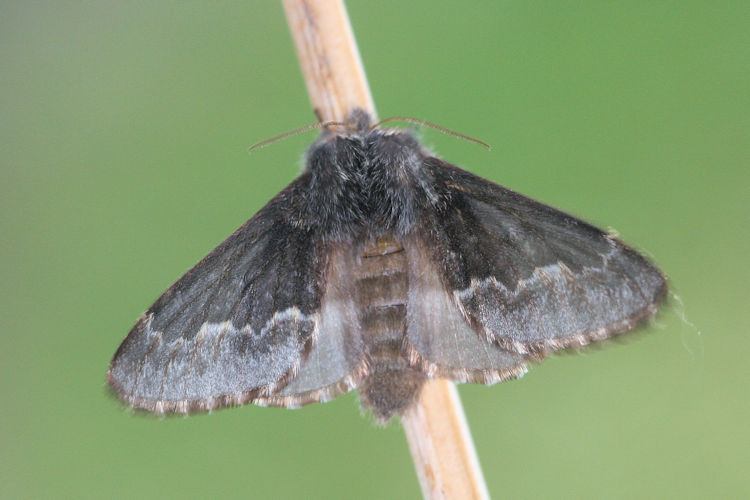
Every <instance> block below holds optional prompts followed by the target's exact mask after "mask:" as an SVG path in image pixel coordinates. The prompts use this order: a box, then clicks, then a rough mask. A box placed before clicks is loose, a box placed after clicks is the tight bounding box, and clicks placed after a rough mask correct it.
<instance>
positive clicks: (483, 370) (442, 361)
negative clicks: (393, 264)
mask: <svg viewBox="0 0 750 500" xmlns="http://www.w3.org/2000/svg"><path fill="white" fill-rule="evenodd" d="M425 243H426V242H425V241H423V240H421V239H419V238H410V239H408V240H406V241H404V249H405V251H406V252H407V258H408V262H409V292H408V293H409V300H408V303H409V306H408V308H407V318H406V322H407V329H406V337H405V344H406V349H407V355H408V356H409V360H410V362H411V364H412V365H414V366H418V367H420V368H421V370H422V371H423V372H425V373H426V374H427V375H428V376H430V377H442V378H448V379H451V380H453V381H456V382H473V383H483V384H492V383H495V382H500V381H503V380H507V379H511V378H518V377H521V376H522V375H523V374H525V373H526V371H527V369H526V361H527V358H526V357H525V356H524V355H522V354H519V353H517V352H512V351H507V350H504V349H501V348H498V346H496V345H493V344H492V343H491V342H489V341H488V339H487V338H486V336H485V335H483V334H481V333H479V332H477V331H475V330H474V329H473V328H472V327H471V325H470V324H469V322H468V321H467V320H466V318H465V317H464V316H463V315H462V313H461V311H460V309H459V307H458V305H457V304H456V303H455V301H454V300H453V297H452V296H451V295H449V294H448V293H447V291H446V288H445V285H444V283H443V282H442V280H441V278H440V274H441V273H439V272H438V268H437V266H435V264H434V263H433V262H432V260H431V259H430V257H429V253H430V251H429V250H428V247H427V245H426V244H425Z"/></svg>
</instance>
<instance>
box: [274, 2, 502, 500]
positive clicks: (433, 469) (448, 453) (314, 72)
mask: <svg viewBox="0 0 750 500" xmlns="http://www.w3.org/2000/svg"><path fill="white" fill-rule="evenodd" d="M283 4H284V9H285V10H286V16H287V20H288V22H289V26H290V29H291V31H292V37H293V38H294V43H295V46H296V47H297V55H298V56H299V60H300V65H301V67H302V74H303V76H304V78H305V82H306V84H307V91H308V93H309V95H310V101H311V102H312V105H313V109H314V110H315V113H316V115H317V116H318V119H319V120H321V121H329V120H336V121H341V120H343V119H344V118H345V117H346V115H347V113H348V112H349V111H350V110H351V109H352V108H354V107H359V108H362V109H364V110H366V111H368V112H369V113H370V114H371V115H372V117H373V119H377V118H376V113H375V104H374V102H373V100H372V96H371V94H370V89H369V87H368V85H367V79H366V77H365V72H364V68H363V66H362V61H361V59H360V56H359V51H358V49H357V44H356V42H355V40H354V34H353V33H352V29H351V25H350V24H349V17H348V15H347V13H346V9H345V7H344V4H343V2H342V1H341V0H283ZM370 5H371V6H372V8H376V5H377V4H376V3H372V4H370ZM402 424H403V427H404V431H405V433H406V437H407V440H408V441H409V449H410V450H411V454H412V458H413V460H414V466H415V468H416V470H417V477H418V478H419V482H420V485H421V487H422V493H423V495H424V497H425V498H426V499H430V500H436V499H454V498H455V499H466V500H472V499H486V498H489V495H488V493H487V486H486V485H485V482H484V477H483V476H482V470H481V468H480V467H479V461H478V460H477V455H476V451H475V450H474V443H473V442H472V439H471V434H470V433H469V428H468V425H467V424H466V417H465V416H464V412H463V408H462V406H461V400H460V399H459V397H458V393H457V391H456V388H455V387H454V385H453V383H452V382H450V381H447V380H431V381H428V382H427V384H425V387H424V388H423V389H422V392H421V394H420V398H419V401H418V402H417V404H416V405H414V407H412V408H411V409H410V410H409V411H407V412H406V414H404V415H403V417H402Z"/></svg>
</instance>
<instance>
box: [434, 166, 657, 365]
mask: <svg viewBox="0 0 750 500" xmlns="http://www.w3.org/2000/svg"><path fill="white" fill-rule="evenodd" d="M424 166H425V168H426V169H427V170H428V171H429V173H430V175H432V177H433V179H434V189H435V193H434V195H435V196H436V197H437V199H439V200H440V204H439V206H440V207H441V208H440V209H439V210H438V211H436V212H434V213H426V214H425V219H426V220H425V227H424V228H423V230H422V237H423V239H424V240H425V241H426V242H427V244H428V248H429V249H430V254H431V257H432V259H433V262H434V263H435V265H436V266H437V267H438V269H439V270H440V271H441V275H442V277H443V280H444V283H445V286H446V287H447V288H448V289H449V291H450V293H451V294H452V296H453V298H454V300H455V303H456V304H457V305H458V307H459V308H460V309H461V311H462V313H463V315H464V316H465V317H466V318H467V319H468V320H469V321H470V322H471V324H472V326H474V328H476V329H477V330H478V331H480V332H483V333H484V335H486V337H487V339H488V340H490V341H492V342H493V343H495V344H496V345H498V346H500V347H501V348H504V349H506V350H510V351H515V352H519V353H542V352H545V351H547V350H555V349H561V348H565V347H569V346H577V345H585V344H587V343H589V342H591V341H595V340H601V339H604V338H607V337H609V336H611V335H613V334H616V333H619V332H623V331H626V330H628V329H630V328H632V327H634V326H635V325H636V324H637V323H639V322H641V321H642V320H644V319H645V318H647V317H648V316H650V315H651V314H653V313H654V312H655V311H656V309H657V307H658V305H659V303H660V302H661V301H662V300H663V298H664V297H665V296H666V292H667V285H666V281H665V279H664V276H663V275H662V274H661V273H660V272H659V270H658V269H657V268H656V267H655V266H654V265H653V264H651V263H650V262H649V261H648V260H646V259H645V258H644V257H642V256H641V255H639V254H638V253H637V252H636V251H634V250H633V249H631V248H629V247H627V246H626V245H624V244H623V243H621V242H620V241H618V240H617V239H615V238H614V237H612V236H610V235H608V234H606V233H605V232H603V231H601V230H600V229H597V228H595V227H593V226H591V225H589V224H587V223H586V222H583V221H581V220H579V219H576V218H575V217H572V216H570V215H568V214H565V213H563V212H561V211H559V210H556V209H554V208H551V207H549V206H547V205H544V204H542V203H539V202H537V201H534V200H532V199H530V198H526V197H524V196H522V195H520V194H518V193H515V192H513V191H511V190H508V189H506V188H503V187H501V186H498V185H496V184H493V183H491V182H490V181H487V180H485V179H482V178H480V177H477V176H475V175H473V174H471V173H469V172H466V171H464V170H461V169H459V168H458V167H455V166H453V165H450V164H447V163H445V162H443V161H442V160H439V159H437V158H428V159H427V160H425V164H424Z"/></svg>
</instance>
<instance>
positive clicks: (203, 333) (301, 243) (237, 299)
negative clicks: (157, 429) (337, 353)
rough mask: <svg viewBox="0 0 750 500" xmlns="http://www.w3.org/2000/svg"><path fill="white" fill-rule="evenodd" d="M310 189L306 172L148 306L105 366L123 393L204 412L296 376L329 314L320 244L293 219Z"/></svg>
mask: <svg viewBox="0 0 750 500" xmlns="http://www.w3.org/2000/svg"><path fill="white" fill-rule="evenodd" d="M306 189H308V180H307V178H306V177H305V176H302V177H300V178H299V179H297V180H296V181H295V182H293V183H292V184H290V186H288V187H287V188H286V189H285V190H284V191H282V192H281V193H280V194H279V195H278V196H277V197H276V198H274V199H273V200H271V201H270V202H269V203H268V204H267V205H266V206H265V207H264V208H263V209H261V211H260V212H258V213H257V214H256V215H255V216H254V217H253V218H251V219H250V220H249V221H248V222H247V223H245V224H244V225H243V226H242V227H240V228H239V229H238V230H237V231H236V232H235V233H234V234H232V235H231V236H230V237H229V238H228V239H227V240H226V241H224V242H223V243H221V244H220V245H219V246H218V247H217V248H215V249H214V250H213V251H212V252H211V253H209V254H208V255H207V256H206V257H205V258H204V259H203V260H201V261H200V262H199V263H198V264H197V265H196V266H195V267H193V268H192V269H191V270H190V271H188V272H187V273H186V274H185V275H184V276H183V277H182V278H180V279H179V280H178V281H177V282H176V283H175V284H174V285H172V286H171V287H170V288H169V289H168V290H167V291H166V292H165V293H164V294H163V295H162V296H161V297H160V298H159V299H158V300H157V301H156V302H155V303H154V304H153V305H152V306H151V308H149V310H148V311H146V313H144V315H143V316H142V317H141V318H140V319H139V321H138V322H137V323H136V325H135V326H134V327H133V329H132V330H131V331H130V333H129V334H128V336H127V338H126V339H125V340H124V341H123V343H122V345H121V346H120V348H119V349H118V350H117V352H116V354H115V356H114V358H113V360H112V362H111V365H110V368H109V372H108V381H109V384H110V386H111V387H112V388H113V389H114V390H115V392H116V393H117V394H118V395H119V396H120V398H121V399H123V400H124V401H126V402H128V403H129V404H130V405H132V406H133V407H135V408H140V409H145V410H148V411H152V412H157V413H164V412H182V413H184V412H188V411H194V410H210V409H214V408H219V407H222V406H228V405H240V404H244V403H247V402H250V401H253V400H256V399H258V398H262V397H265V396H269V395H273V394H276V393H278V392H279V391H280V390H283V388H284V387H285V386H286V385H287V384H288V383H289V381H290V380H292V379H293V378H294V376H295V374H296V373H297V372H298V370H299V369H300V366H301V365H302V364H303V360H304V357H305V354H306V353H308V354H309V353H310V352H311V351H312V350H313V349H312V347H313V346H312V344H313V342H312V339H313V338H314V337H317V336H319V335H318V334H319V330H320V328H321V317H325V312H323V311H321V310H320V307H321V303H322V297H323V294H324V287H325V283H324V280H325V275H326V269H327V259H328V257H327V255H328V254H327V251H326V248H325V246H324V244H323V243H322V241H321V238H319V237H318V236H317V235H316V234H315V232H314V231H310V230H307V229H304V228H303V226H302V225H300V224H294V223H292V222H290V221H291V218H293V217H298V216H299V215H300V214H298V213H295V207H296V206H297V205H298V203H297V201H298V200H299V198H300V196H301V194H302V193H303V192H304V191H305V190H306ZM326 326H327V327H329V328H335V326H332V325H330V324H327V325H326ZM331 368H334V367H331ZM334 371H335V370H334ZM329 372H330V370H329ZM326 375H328V377H326ZM336 375H338V374H337V373H333V374H331V373H324V374H319V381H320V382H322V383H325V382H326V381H328V380H330V379H332V378H333V377H335V376H336ZM331 383H333V382H331ZM313 389H318V390H319V389H321V388H320V387H316V388H311V389H310V390H313ZM297 396H298V397H304V396H305V394H297ZM294 401H295V400H293V398H292V399H290V400H288V401H286V402H287V403H289V404H292V403H293V402H294Z"/></svg>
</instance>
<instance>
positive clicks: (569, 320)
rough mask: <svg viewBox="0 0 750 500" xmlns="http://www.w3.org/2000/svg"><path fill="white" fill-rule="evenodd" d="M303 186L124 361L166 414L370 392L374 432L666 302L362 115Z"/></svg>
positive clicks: (128, 389) (123, 383)
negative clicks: (450, 389)
mask: <svg viewBox="0 0 750 500" xmlns="http://www.w3.org/2000/svg"><path fill="white" fill-rule="evenodd" d="M345 129H346V132H344V133H334V132H332V131H330V130H326V131H325V132H323V134H321V136H320V138H319V139H318V140H317V141H316V142H315V143H314V144H313V146H312V147H311V148H310V150H309V151H308V154H307V163H306V168H305V170H304V172H303V173H302V174H301V175H300V176H299V177H298V178H297V179H296V180H295V181H294V182H292V183H291V184H290V185H289V186H288V187H287V188H286V189H284V190H283V191H282V192H281V193H279V194H278V195H277V196H276V197H275V198H273V199H272V200H271V201H270V202H269V203H268V204H267V205H266V206H265V207H264V208H263V209H261V210H260V211H259V212H258V213H257V214H256V215H255V216H254V217H253V218H251V219H250V220H249V221H248V222H247V223H246V224H244V225H243V226H242V227H240V228H239V229H238V230H237V231H236V232H235V233H234V234H232V235H231V236H230V237H229V238H228V239H227V240H226V241H224V242H223V243H222V244H221V245H219V246H218V247H217V248H216V249H214V250H213V251H212V252H211V253H210V254H209V255H208V256H206V257H205V258H204V259H203V260H201V261H200V262H199V263H198V264H197V265H196V266H195V267H193V269H191V270H190V271H188V272H187V274H185V275H184V276H183V277H182V278H180V279H179V280H178V281H177V282H176V283H175V284H174V285H172V286H171V287H170V288H169V289H168V290H167V291H166V292H165V293H164V294H163V295H162V296H161V297H160V298H159V299H158V300H157V301H156V303H154V305H152V306H151V308H149V310H148V311H146V313H145V314H144V315H143V316H142V317H141V318H140V319H139V320H138V322H137V323H136V325H135V326H134V327H133V329H132V330H131V331H130V333H129V334H128V336H127V338H126V339H125V341H124V342H123V343H122V345H121V346H120V348H119V349H118V350H117V353H116V354H115V356H114V359H113V360H112V363H111V365H110V368H109V372H108V379H109V383H110V386H111V387H112V388H113V389H114V390H115V391H116V392H117V394H118V395H119V396H120V397H121V398H122V399H123V400H124V401H126V402H127V403H128V404H130V405H132V406H133V407H135V408H139V409H144V410H148V411H152V412H157V413H166V412H179V413H187V412H190V411H199V410H211V409H215V408H220V407H224V406H235V405H241V404H245V403H249V402H254V403H258V404H263V405H276V406H284V407H297V406H301V405H304V404H307V403H311V402H316V401H324V400H328V399H330V398H333V397H335V396H336V395H337V394H340V393H342V392H346V391H349V390H351V389H354V388H359V389H360V393H361V402H362V405H363V406H365V407H366V408H369V409H371V410H372V411H373V412H374V414H375V415H376V417H378V419H380V420H387V419H388V418H390V417H391V416H393V415H398V414H400V413H402V412H403V411H404V410H405V409H407V408H408V407H409V406H410V405H411V404H412V403H413V402H414V401H415V399H416V398H417V396H418V394H419V391H420V389H421V387H422V384H423V383H424V380H425V379H427V378H432V377H445V378H450V379H452V380H455V381H458V382H479V383H493V382H497V381H501V380H506V379H509V378H515V377H519V376H521V375H523V374H524V373H525V371H526V365H527V363H528V362H529V361H532V360H539V359H541V358H543V357H544V356H545V355H546V354H547V353H548V352H552V351H555V350H558V349H562V348H566V347H569V346H580V345H585V344H588V343H590V342H592V341H597V340H601V339H604V338H607V337H610V336H612V335H614V334H617V333H620V332H624V331H626V330H629V329H631V328H633V327H634V326H635V325H637V324H638V323H639V322H641V321H643V320H644V319H646V318H647V317H649V316H650V315H652V314H653V313H654V312H655V311H656V309H657V307H658V305H659V303H660V302H661V301H662V300H663V298H664V297H665V295H666V291H667V285H666V281H665V279H664V277H663V276H662V274H661V273H660V272H659V271H658V269H656V267H654V266H653V265H652V264H651V263H650V262H648V261H647V260H646V259H645V258H644V257H642V256H641V255H639V254H638V253H637V252H635V251H634V250H632V249H631V248H629V247H627V246H626V245H624V244H623V243H621V242H620V241H618V240H617V239H615V238H613V237H611V236H610V235H608V234H606V233H605V232H603V231H601V230H600V229H597V228H595V227H593V226H591V225H589V224H587V223H585V222H583V221H581V220H579V219H576V218H574V217H571V216H570V215H567V214H565V213H562V212H560V211H558V210H555V209H553V208H551V207H548V206H546V205H544V204H541V203H539V202H536V201H534V200H531V199H529V198H526V197H524V196H522V195H520V194H518V193H515V192H513V191H510V190H508V189H506V188H503V187H501V186H498V185H496V184H493V183H491V182H489V181H487V180H484V179H481V178H479V177H477V176H475V175H472V174H470V173H468V172H466V171H463V170H461V169H460V168H458V167H455V166H453V165H450V164H448V163H445V162H444V161H442V160H440V159H438V158H436V157H434V156H433V155H432V154H431V153H429V151H427V150H425V149H424V148H423V147H421V146H420V144H419V143H418V141H417V140H416V138H415V137H414V136H413V135H412V134H410V133H409V132H406V131H401V130H394V129H379V128H374V129H373V128H372V127H371V122H370V117H369V116H368V115H367V114H366V113H365V112H364V111H362V110H354V111H353V112H352V114H351V115H350V116H349V118H348V120H347V127H345Z"/></svg>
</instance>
